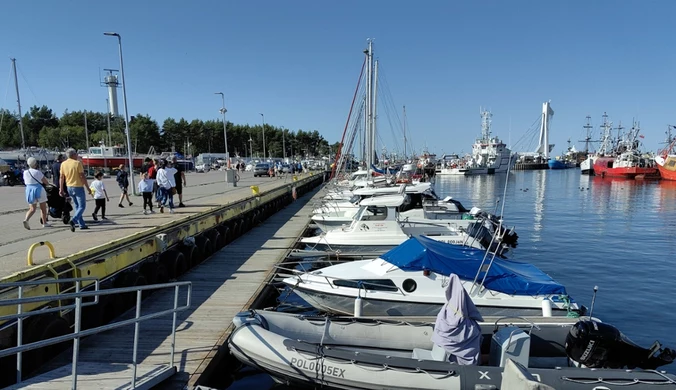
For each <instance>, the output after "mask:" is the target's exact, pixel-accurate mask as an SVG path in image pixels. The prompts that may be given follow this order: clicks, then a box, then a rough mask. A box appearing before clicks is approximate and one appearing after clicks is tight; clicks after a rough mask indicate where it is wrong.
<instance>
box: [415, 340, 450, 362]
mask: <svg viewBox="0 0 676 390" xmlns="http://www.w3.org/2000/svg"><path fill="white" fill-rule="evenodd" d="M450 355H451V354H450V353H448V351H446V350H445V349H443V348H442V347H440V346H438V345H436V344H434V345H433V346H432V350H431V351H430V350H429V349H423V348H413V359H418V360H436V361H438V362H447V361H448V358H449V357H450Z"/></svg>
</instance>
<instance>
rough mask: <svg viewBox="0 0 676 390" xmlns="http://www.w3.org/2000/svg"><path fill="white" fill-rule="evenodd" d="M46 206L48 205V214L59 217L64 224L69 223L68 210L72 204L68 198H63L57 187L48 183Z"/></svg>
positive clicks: (70, 209) (69, 210)
mask: <svg viewBox="0 0 676 390" xmlns="http://www.w3.org/2000/svg"><path fill="white" fill-rule="evenodd" d="M46 190H47V207H49V216H50V217H52V218H56V219H61V220H62V221H63V223H64V224H66V225H67V224H68V223H70V212H71V211H73V206H72V205H71V204H70V198H64V197H63V196H61V195H59V189H58V188H56V186H51V185H48V186H47V188H46Z"/></svg>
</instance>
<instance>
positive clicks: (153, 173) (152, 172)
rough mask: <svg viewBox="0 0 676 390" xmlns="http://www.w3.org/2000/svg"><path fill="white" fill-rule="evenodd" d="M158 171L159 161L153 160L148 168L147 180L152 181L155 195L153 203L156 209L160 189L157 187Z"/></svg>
mask: <svg viewBox="0 0 676 390" xmlns="http://www.w3.org/2000/svg"><path fill="white" fill-rule="evenodd" d="M158 169H160V160H159V159H158V158H154V159H153V163H152V165H151V166H150V167H149V168H148V179H150V180H152V181H153V193H154V194H155V202H156V203H157V207H160V188H159V187H158V186H157V170H158Z"/></svg>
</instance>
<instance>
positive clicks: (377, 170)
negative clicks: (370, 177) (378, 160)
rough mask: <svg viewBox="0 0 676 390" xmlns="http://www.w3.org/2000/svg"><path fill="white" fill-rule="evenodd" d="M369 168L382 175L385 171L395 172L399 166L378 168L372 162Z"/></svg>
mask: <svg viewBox="0 0 676 390" xmlns="http://www.w3.org/2000/svg"><path fill="white" fill-rule="evenodd" d="M371 169H373V170H374V171H375V172H378V173H380V174H381V175H384V174H385V173H389V174H395V173H397V172H399V168H390V167H385V169H380V168H378V167H376V166H375V165H373V164H371Z"/></svg>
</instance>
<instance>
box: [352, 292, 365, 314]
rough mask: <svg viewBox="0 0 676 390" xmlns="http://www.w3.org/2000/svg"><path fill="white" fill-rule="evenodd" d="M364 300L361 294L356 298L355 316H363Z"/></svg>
mask: <svg viewBox="0 0 676 390" xmlns="http://www.w3.org/2000/svg"><path fill="white" fill-rule="evenodd" d="M362 308H363V302H362V299H361V297H360V296H357V298H355V299H354V317H355V318H358V317H361V313H362Z"/></svg>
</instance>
